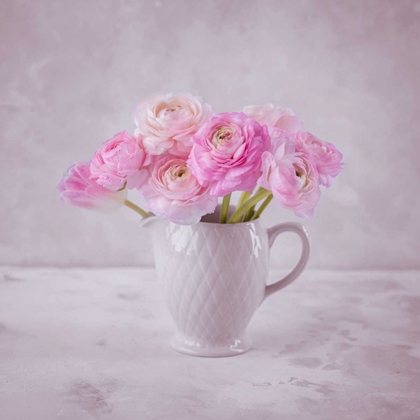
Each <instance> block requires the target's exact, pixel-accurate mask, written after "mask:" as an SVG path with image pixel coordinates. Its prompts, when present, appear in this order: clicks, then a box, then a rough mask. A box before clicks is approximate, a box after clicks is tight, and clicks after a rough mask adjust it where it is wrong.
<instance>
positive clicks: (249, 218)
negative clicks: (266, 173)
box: [244, 187, 264, 222]
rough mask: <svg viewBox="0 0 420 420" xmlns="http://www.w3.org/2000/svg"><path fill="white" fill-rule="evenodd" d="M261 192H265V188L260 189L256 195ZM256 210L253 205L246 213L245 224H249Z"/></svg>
mask: <svg viewBox="0 0 420 420" xmlns="http://www.w3.org/2000/svg"><path fill="white" fill-rule="evenodd" d="M260 191H264V188H263V187H258V189H257V191H255V194H258V193H259V192H260ZM254 210H255V205H253V206H252V207H251V208H250V209H249V210H248V212H247V213H246V215H245V217H244V222H249V221H250V220H251V219H252V217H253V216H254Z"/></svg>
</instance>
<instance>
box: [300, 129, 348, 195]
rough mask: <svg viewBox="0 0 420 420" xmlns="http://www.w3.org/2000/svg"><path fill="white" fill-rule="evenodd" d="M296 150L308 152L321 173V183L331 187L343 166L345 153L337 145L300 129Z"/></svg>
mask: <svg viewBox="0 0 420 420" xmlns="http://www.w3.org/2000/svg"><path fill="white" fill-rule="evenodd" d="M295 143H296V151H297V152H303V153H306V154H308V155H309V156H310V157H311V159H312V160H313V162H314V164H315V166H316V169H317V171H318V174H319V183H320V184H321V185H325V186H326V187H330V186H331V183H332V180H333V178H335V177H336V176H337V175H338V174H339V173H340V171H341V169H342V167H343V163H342V159H343V155H342V154H341V153H340V152H339V151H338V150H337V149H336V148H335V146H334V145H333V144H331V143H328V142H326V141H323V140H320V139H318V138H317V137H315V136H314V135H312V134H311V133H306V132H302V131H299V132H298V133H296V137H295Z"/></svg>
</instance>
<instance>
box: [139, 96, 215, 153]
mask: <svg viewBox="0 0 420 420" xmlns="http://www.w3.org/2000/svg"><path fill="white" fill-rule="evenodd" d="M211 115H212V109H211V106H210V105H208V104H203V102H202V101H201V99H200V98H198V97H195V96H193V95H191V94H189V93H179V94H168V95H153V96H151V97H150V98H148V99H146V100H145V101H143V102H141V103H140V104H139V105H138V106H137V109H136V111H135V117H134V120H135V123H136V125H137V129H136V131H135V136H138V135H141V136H143V138H144V139H143V142H144V146H145V148H146V150H147V152H148V153H150V154H152V155H160V154H162V153H164V152H166V151H169V152H170V153H172V154H177V155H182V156H185V155H188V153H189V151H190V149H191V143H190V139H191V137H192V136H193V135H194V134H195V133H196V132H197V130H198V127H199V126H200V125H201V124H202V123H203V122H205V121H207V120H208V119H209V118H210V116H211Z"/></svg>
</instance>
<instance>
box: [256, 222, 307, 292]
mask: <svg viewBox="0 0 420 420" xmlns="http://www.w3.org/2000/svg"><path fill="white" fill-rule="evenodd" d="M283 232H294V233H297V235H298V236H299V238H300V240H301V242H302V253H301V255H300V259H299V261H298V263H297V264H296V266H295V268H294V269H293V270H292V271H291V272H290V273H289V274H288V275H287V276H286V277H284V278H282V279H280V280H279V281H277V282H276V283H273V284H270V285H268V286H266V287H265V295H264V299H266V298H268V296H270V295H272V294H273V293H275V292H278V291H279V290H281V289H283V288H284V287H286V286H288V285H289V284H290V283H292V282H293V281H294V280H296V279H297V278H298V277H299V275H300V274H301V273H302V271H303V269H304V268H305V266H306V263H307V262H308V258H309V248H310V246H309V233H308V231H307V229H306V228H305V226H303V225H301V224H300V223H295V222H289V223H281V224H279V225H275V226H273V227H271V228H270V229H267V234H268V244H269V246H270V249H271V247H272V246H273V243H274V240H275V239H276V238H277V236H279V235H280V233H283Z"/></svg>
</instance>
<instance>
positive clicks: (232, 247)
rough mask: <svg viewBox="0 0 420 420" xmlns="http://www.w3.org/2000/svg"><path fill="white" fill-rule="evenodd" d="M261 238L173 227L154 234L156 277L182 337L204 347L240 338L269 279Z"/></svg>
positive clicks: (243, 231)
mask: <svg viewBox="0 0 420 420" xmlns="http://www.w3.org/2000/svg"><path fill="white" fill-rule="evenodd" d="M260 229H261V228H260ZM261 232H262V229H261V231H260V232H258V231H256V230H255V227H254V228H253V229H251V228H250V226H248V227H245V226H241V227H240V229H220V228H219V226H214V227H213V228H212V227H211V226H207V227H206V228H205V229H201V228H199V227H198V226H179V225H175V224H168V225H167V226H166V228H164V229H160V230H158V231H157V232H156V236H155V238H154V239H155V241H157V243H156V246H157V249H159V256H158V258H159V260H160V261H159V264H156V265H157V267H158V276H159V278H160V280H161V281H162V283H163V287H164V295H165V300H166V301H167V304H168V307H169V310H170V312H171V315H172V317H173V318H174V320H175V323H176V324H177V327H178V330H179V332H180V333H181V334H182V335H184V336H185V337H188V338H191V339H192V340H196V341H198V342H200V343H201V344H202V345H204V346H205V345H206V344H211V345H214V344H218V343H224V342H226V341H228V340H229V339H232V338H235V337H238V336H239V335H241V334H242V332H243V331H244V329H245V328H246V326H247V325H248V323H249V321H250V319H251V317H252V315H253V314H254V312H255V310H256V309H257V307H258V306H259V304H260V303H261V301H262V298H263V295H264V290H265V282H266V278H267V275H268V272H267V266H268V264H267V262H266V258H268V242H267V239H266V235H265V236H264V237H262V235H261V234H259V233H261ZM264 247H265V248H267V249H266V251H267V252H261V251H264V250H262V248H264ZM255 250H257V251H258V252H255Z"/></svg>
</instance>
